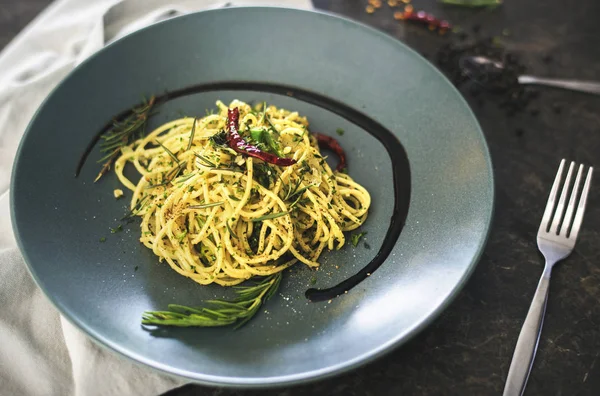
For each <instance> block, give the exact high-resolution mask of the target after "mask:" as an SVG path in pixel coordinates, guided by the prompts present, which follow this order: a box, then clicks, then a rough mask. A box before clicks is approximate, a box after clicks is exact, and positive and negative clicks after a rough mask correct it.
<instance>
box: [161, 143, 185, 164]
mask: <svg viewBox="0 0 600 396" xmlns="http://www.w3.org/2000/svg"><path fill="white" fill-rule="evenodd" d="M156 143H157V144H158V145H159V146H160V147H162V148H163V149H164V150H165V151H166V152H167V154H169V157H171V158H173V161H175V163H177V165H180V164H179V159H178V158H177V156H176V155H175V154H173V152H172V151H171V150H169V149H168V148H167V147H166V146H165V145H164V144H162V143H161V142H159V141H158V140H157V141H156Z"/></svg>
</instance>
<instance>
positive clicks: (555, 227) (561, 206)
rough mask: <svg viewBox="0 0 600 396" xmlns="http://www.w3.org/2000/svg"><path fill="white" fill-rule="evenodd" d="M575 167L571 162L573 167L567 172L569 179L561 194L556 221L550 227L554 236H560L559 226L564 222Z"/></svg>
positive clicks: (564, 184)
mask: <svg viewBox="0 0 600 396" xmlns="http://www.w3.org/2000/svg"><path fill="white" fill-rule="evenodd" d="M574 167H575V162H571V165H569V170H568V171H567V177H565V182H564V183H563V188H562V192H561V193H560V199H559V200H558V205H556V212H555V213H554V220H552V225H551V226H550V232H551V233H552V234H558V226H559V225H560V221H561V220H562V217H563V213H564V210H565V201H566V200H567V193H568V192H569V185H570V184H571V177H572V176H573V168H574Z"/></svg>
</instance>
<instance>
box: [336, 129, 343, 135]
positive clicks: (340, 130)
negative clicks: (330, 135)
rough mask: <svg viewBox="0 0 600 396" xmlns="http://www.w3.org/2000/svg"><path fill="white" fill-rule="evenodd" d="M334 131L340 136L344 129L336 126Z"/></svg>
mask: <svg viewBox="0 0 600 396" xmlns="http://www.w3.org/2000/svg"><path fill="white" fill-rule="evenodd" d="M335 133H337V134H338V135H340V136H342V135H343V134H344V130H343V129H342V128H338V129H336V130H335Z"/></svg>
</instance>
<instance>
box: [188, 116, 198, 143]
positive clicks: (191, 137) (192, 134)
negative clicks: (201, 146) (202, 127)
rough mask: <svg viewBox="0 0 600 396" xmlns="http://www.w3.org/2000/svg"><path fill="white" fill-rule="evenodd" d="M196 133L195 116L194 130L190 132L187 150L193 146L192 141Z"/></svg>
mask: <svg viewBox="0 0 600 396" xmlns="http://www.w3.org/2000/svg"><path fill="white" fill-rule="evenodd" d="M195 134H196V118H194V121H193V123H192V132H191V133H190V141H189V142H188V145H187V148H186V151H187V150H189V149H190V148H192V143H193V142H194V135H195Z"/></svg>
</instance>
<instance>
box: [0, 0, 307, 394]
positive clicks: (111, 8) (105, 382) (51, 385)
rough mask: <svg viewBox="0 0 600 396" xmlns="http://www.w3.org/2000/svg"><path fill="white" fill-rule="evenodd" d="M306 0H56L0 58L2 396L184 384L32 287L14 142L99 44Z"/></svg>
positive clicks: (149, 389) (154, 390) (156, 389)
mask: <svg viewBox="0 0 600 396" xmlns="http://www.w3.org/2000/svg"><path fill="white" fill-rule="evenodd" d="M227 4H229V5H234V6H235V5H279V6H290V7H300V8H310V7H311V3H310V0H262V1H261V0H234V1H217V0H187V1H186V0H179V1H157V0H128V1H117V0H94V1H92V0H59V1H57V2H55V3H53V4H52V5H51V6H50V7H48V9H46V10H45V11H44V12H43V13H42V14H41V15H40V16H39V17H38V18H37V19H36V20H34V21H33V22H32V23H31V24H30V25H29V26H28V27H27V28H26V29H25V30H24V31H23V32H22V33H21V34H20V35H19V36H18V37H17V38H16V39H15V40H14V41H13V42H12V43H11V44H9V45H8V46H7V47H6V48H5V49H4V51H3V52H2V53H1V54H0V395H2V396H4V395H19V396H29V395H32V396H33V395H40V396H53V395H57V396H69V395H76V396H94V395H110V396H116V395H156V394H160V393H163V392H165V391H167V390H169V389H171V388H173V387H176V386H179V385H181V384H183V383H184V381H183V380H182V379H180V378H174V377H170V376H167V375H164V374H161V373H158V372H156V371H154V370H152V369H150V368H148V367H145V366H142V365H138V364H136V363H134V362H132V361H130V360H128V359H125V358H123V357H121V356H118V355H117V354H115V353H113V352H111V351H108V350H106V349H104V348H102V347H99V346H97V345H96V344H94V343H93V342H91V341H90V339H89V338H88V337H87V336H85V335H84V334H83V333H82V332H81V331H80V330H79V329H77V328H75V327H74V326H73V325H71V324H70V323H69V322H67V321H66V320H64V318H62V317H61V316H60V315H59V313H58V312H57V311H56V309H55V308H54V307H53V306H52V305H51V304H50V302H49V301H48V299H47V298H46V297H45V296H44V295H43V293H42V292H41V290H40V289H39V288H38V287H37V286H36V285H35V284H34V282H33V280H32V279H31V277H30V275H29V273H28V272H27V269H26V266H25V263H24V262H23V258H22V257H21V254H20V253H19V251H18V249H17V247H16V242H15V238H14V235H13V232H12V227H11V224H10V213H9V191H8V190H9V183H10V172H11V169H12V163H13V161H14V157H15V153H16V149H17V146H18V143H19V140H20V139H21V136H22V134H23V132H24V130H25V128H26V126H27V124H28V123H29V120H30V119H31V117H32V116H33V114H34V112H35V110H36V109H37V107H38V106H39V105H40V103H41V102H42V100H43V99H44V98H45V97H46V95H47V94H48V93H49V92H50V90H51V89H52V88H53V87H54V86H55V85H56V84H57V83H58V82H59V81H60V80H61V79H62V78H63V77H64V76H66V75H67V74H68V73H69V71H70V70H71V69H73V68H74V67H75V66H76V65H77V64H78V63H79V62H81V61H82V60H83V59H85V58H87V57H88V56H89V55H90V54H92V53H93V52H95V51H96V50H98V49H99V48H101V47H102V46H103V45H104V44H106V43H108V42H110V41H112V40H114V39H116V38H119V37H121V36H123V35H125V34H127V33H129V32H131V31H134V30H136V29H139V28H140V27H143V26H146V25H148V24H150V23H153V22H155V21H158V20H161V19H164V18H166V17H170V16H173V15H178V14H183V13H187V12H190V11H197V10H200V9H206V8H215V7H223V6H225V5H227Z"/></svg>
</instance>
